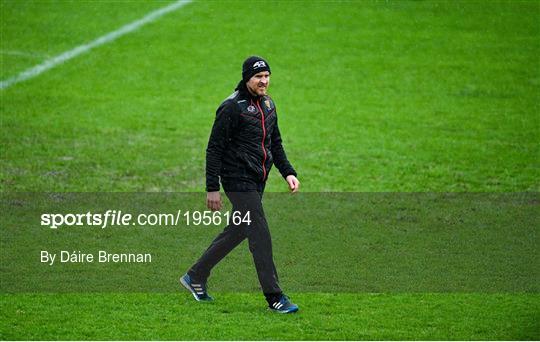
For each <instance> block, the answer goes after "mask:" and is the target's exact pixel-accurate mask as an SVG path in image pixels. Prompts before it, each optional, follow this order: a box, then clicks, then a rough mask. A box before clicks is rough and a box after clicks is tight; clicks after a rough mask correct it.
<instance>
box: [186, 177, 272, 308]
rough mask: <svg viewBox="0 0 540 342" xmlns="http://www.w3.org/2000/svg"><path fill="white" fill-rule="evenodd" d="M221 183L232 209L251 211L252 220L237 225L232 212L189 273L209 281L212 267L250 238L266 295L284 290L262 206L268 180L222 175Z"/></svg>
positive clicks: (251, 250)
mask: <svg viewBox="0 0 540 342" xmlns="http://www.w3.org/2000/svg"><path fill="white" fill-rule="evenodd" d="M222 185H223V189H224V190H225V194H226V195H227V197H228V198H229V200H230V201H231V203H232V211H233V212H235V211H238V212H240V213H241V214H240V215H241V217H244V215H245V214H246V212H248V211H249V213H250V214H249V215H250V219H251V224H249V225H248V224H246V223H241V224H240V225H235V224H233V220H232V215H231V220H230V222H229V223H230V224H229V225H228V226H227V227H225V229H224V230H223V231H222V232H221V233H220V234H219V235H218V236H217V237H216V238H215V239H214V241H212V243H211V244H210V246H209V247H208V249H206V251H205V252H204V253H203V255H202V256H201V257H200V258H199V260H197V262H196V263H195V264H194V265H193V266H192V267H191V268H190V270H189V271H188V274H189V276H190V277H192V278H193V279H195V280H197V281H199V282H202V283H206V280H207V279H208V277H209V276H210V271H211V270H212V268H213V267H214V266H215V265H216V264H217V263H218V262H220V261H221V259H223V258H224V257H225V256H226V255H227V254H229V252H230V251H232V250H233V249H234V248H235V247H236V246H238V244H240V242H242V241H243V240H244V239H245V238H247V239H248V242H249V250H250V252H251V254H252V255H253V260H254V262H255V268H256V269H257V275H258V277H259V282H260V284H261V288H262V291H263V293H264V294H265V296H266V297H267V298H269V297H271V296H275V295H279V294H281V293H282V291H281V289H280V287H279V281H278V274H277V271H276V267H275V265H274V260H273V256H272V238H271V236H270V230H269V229H268V223H267V222H266V218H265V215H264V210H263V206H262V197H263V193H264V187H265V183H256V182H253V181H245V180H237V179H234V180H230V179H229V180H225V179H223V180H222Z"/></svg>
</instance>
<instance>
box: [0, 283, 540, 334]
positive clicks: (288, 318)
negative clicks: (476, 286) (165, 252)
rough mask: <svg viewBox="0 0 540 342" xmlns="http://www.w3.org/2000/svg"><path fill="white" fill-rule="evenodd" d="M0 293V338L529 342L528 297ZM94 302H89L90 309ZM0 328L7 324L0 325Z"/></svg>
mask: <svg viewBox="0 0 540 342" xmlns="http://www.w3.org/2000/svg"><path fill="white" fill-rule="evenodd" d="M215 296H216V298H217V301H216V302H214V303H212V304H200V303H196V302H195V301H194V300H193V299H192V297H191V296H189V294H188V293H187V292H185V293H181V294H169V295H157V294H154V295H147V294H131V295H121V294H103V295H101V296H99V297H98V300H96V296H95V295H89V294H87V295H81V294H64V295H21V296H17V297H14V296H3V297H2V304H1V305H2V307H1V308H2V310H1V313H0V317H1V319H2V325H1V326H0V336H1V337H2V339H29V340H32V339H41V340H56V339H88V340H102V339H105V340H140V339H145V340H156V339H159V340H184V339H188V340H208V339H218V340H237V339H240V340H276V339H279V340H379V339H381V340H395V339H398V340H407V339H419V340H479V339H482V340H483V339H488V340H514V339H523V340H537V339H538V338H539V334H538V328H539V325H538V321H539V320H538V319H539V318H540V317H539V316H538V310H539V309H540V308H539V307H538V300H539V298H538V295H523V294H522V295H519V294H513V295H480V294H461V295H456V294H453V295H452V294H400V295H397V294H396V295H388V294H340V295H332V294H328V293H324V294H321V293H306V294H297V295H295V296H294V300H295V301H296V302H298V303H299V304H300V305H301V307H302V308H301V311H299V312H298V313H297V314H295V315H276V314H273V313H271V312H268V311H267V310H266V309H265V308H264V307H263V305H261V304H262V302H263V299H262V298H261V296H259V295H254V294H230V293H229V294H227V293H216V294H215ZM96 303H99V308H98V310H96ZM8 327H9V328H8Z"/></svg>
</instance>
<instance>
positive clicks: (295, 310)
mask: <svg viewBox="0 0 540 342" xmlns="http://www.w3.org/2000/svg"><path fill="white" fill-rule="evenodd" d="M298 309H299V308H296V309H292V310H290V311H279V310H276V309H270V308H268V310H270V311H272V312H275V313H279V314H290V313H295V312H298Z"/></svg>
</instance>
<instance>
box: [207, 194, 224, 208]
mask: <svg viewBox="0 0 540 342" xmlns="http://www.w3.org/2000/svg"><path fill="white" fill-rule="evenodd" d="M222 205H223V203H222V202H221V195H220V194H219V191H209V192H208V193H206V206H207V207H208V209H210V210H212V211H218V210H220V209H221V206H222Z"/></svg>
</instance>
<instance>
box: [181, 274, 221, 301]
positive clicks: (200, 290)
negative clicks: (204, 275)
mask: <svg viewBox="0 0 540 342" xmlns="http://www.w3.org/2000/svg"><path fill="white" fill-rule="evenodd" d="M180 284H182V286H184V287H185V288H186V289H188V291H189V292H191V293H192V294H193V297H195V300H196V301H198V302H211V301H213V300H214V298H212V297H211V296H209V295H208V293H207V292H206V284H203V283H194V282H193V281H192V280H191V277H190V276H189V275H188V274H187V273H186V274H184V275H183V276H182V277H180Z"/></svg>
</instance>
